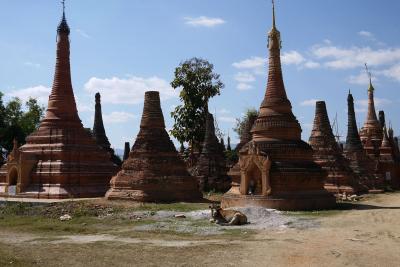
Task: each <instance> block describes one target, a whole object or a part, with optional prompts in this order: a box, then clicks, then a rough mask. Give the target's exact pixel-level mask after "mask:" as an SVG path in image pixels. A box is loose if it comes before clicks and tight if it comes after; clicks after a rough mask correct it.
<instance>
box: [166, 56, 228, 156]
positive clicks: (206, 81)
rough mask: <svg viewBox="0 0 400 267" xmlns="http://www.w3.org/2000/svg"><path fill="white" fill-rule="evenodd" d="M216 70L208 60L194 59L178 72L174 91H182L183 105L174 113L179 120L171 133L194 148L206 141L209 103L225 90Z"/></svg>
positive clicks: (179, 68)
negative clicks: (206, 120)
mask: <svg viewBox="0 0 400 267" xmlns="http://www.w3.org/2000/svg"><path fill="white" fill-rule="evenodd" d="M213 69H214V66H213V65H212V64H210V63H209V62H208V61H207V60H204V59H200V58H192V59H189V60H187V61H184V62H182V63H181V64H180V65H179V66H178V67H177V68H176V69H175V78H174V80H173V81H172V82H171V86H172V87H173V88H174V89H178V88H179V89H181V92H180V94H179V97H180V100H181V101H182V102H183V103H182V105H179V106H177V107H176V108H175V110H174V111H173V112H171V116H172V118H173V119H174V121H175V123H174V125H173V128H172V130H171V134H172V135H173V136H174V137H175V138H176V139H177V140H178V141H179V142H180V143H183V142H188V143H190V144H192V148H194V149H198V148H199V145H200V143H201V142H202V141H203V139H204V125H205V119H206V112H208V101H209V99H210V98H211V97H213V96H215V95H219V94H220V90H221V89H222V88H223V87H224V84H223V83H222V82H221V81H220V76H219V74H216V73H214V72H213Z"/></svg>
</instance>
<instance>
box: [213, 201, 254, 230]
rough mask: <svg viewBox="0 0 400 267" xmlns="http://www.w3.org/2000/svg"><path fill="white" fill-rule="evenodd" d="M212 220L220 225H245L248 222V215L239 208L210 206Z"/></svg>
mask: <svg viewBox="0 0 400 267" xmlns="http://www.w3.org/2000/svg"><path fill="white" fill-rule="evenodd" d="M209 208H210V209H211V220H210V222H214V223H216V224H219V225H244V224H247V217H246V215H244V214H243V213H242V212H240V211H237V210H224V209H222V208H221V207H219V206H214V205H212V206H210V207H209Z"/></svg>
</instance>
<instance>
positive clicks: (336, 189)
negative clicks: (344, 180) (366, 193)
mask: <svg viewBox="0 0 400 267" xmlns="http://www.w3.org/2000/svg"><path fill="white" fill-rule="evenodd" d="M324 188H325V189H326V190H327V191H328V192H330V193H333V194H338V193H341V194H342V193H346V194H351V195H353V194H357V193H360V192H361V191H362V190H360V189H358V188H354V187H353V186H350V185H340V186H337V185H333V184H325V185H324Z"/></svg>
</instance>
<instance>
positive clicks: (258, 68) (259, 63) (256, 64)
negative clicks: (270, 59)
mask: <svg viewBox="0 0 400 267" xmlns="http://www.w3.org/2000/svg"><path fill="white" fill-rule="evenodd" d="M266 63H267V60H266V59H265V58H262V57H251V58H249V59H245V60H242V61H239V62H235V63H233V64H232V66H233V67H235V68H237V69H248V70H252V71H254V72H255V73H257V74H260V73H261V74H262V73H263V72H264V68H265V65H266Z"/></svg>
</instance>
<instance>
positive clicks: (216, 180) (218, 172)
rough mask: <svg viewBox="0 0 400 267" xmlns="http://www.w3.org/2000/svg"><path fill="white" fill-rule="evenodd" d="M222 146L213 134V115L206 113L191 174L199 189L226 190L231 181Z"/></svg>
mask: <svg viewBox="0 0 400 267" xmlns="http://www.w3.org/2000/svg"><path fill="white" fill-rule="evenodd" d="M227 172H228V168H227V163H226V159H225V155H224V151H223V148H222V146H221V144H220V142H219V141H218V138H217V136H216V135H215V127H214V117H213V115H212V114H210V113H208V116H207V119H206V131H205V136H204V142H203V146H202V151H201V153H200V156H199V158H198V160H197V163H196V165H195V166H194V168H192V169H191V174H192V175H193V176H195V177H197V179H198V181H199V185H200V188H201V190H203V191H210V190H215V191H219V192H226V191H227V190H228V189H229V187H230V183H231V179H230V178H229V176H228V175H227Z"/></svg>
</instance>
